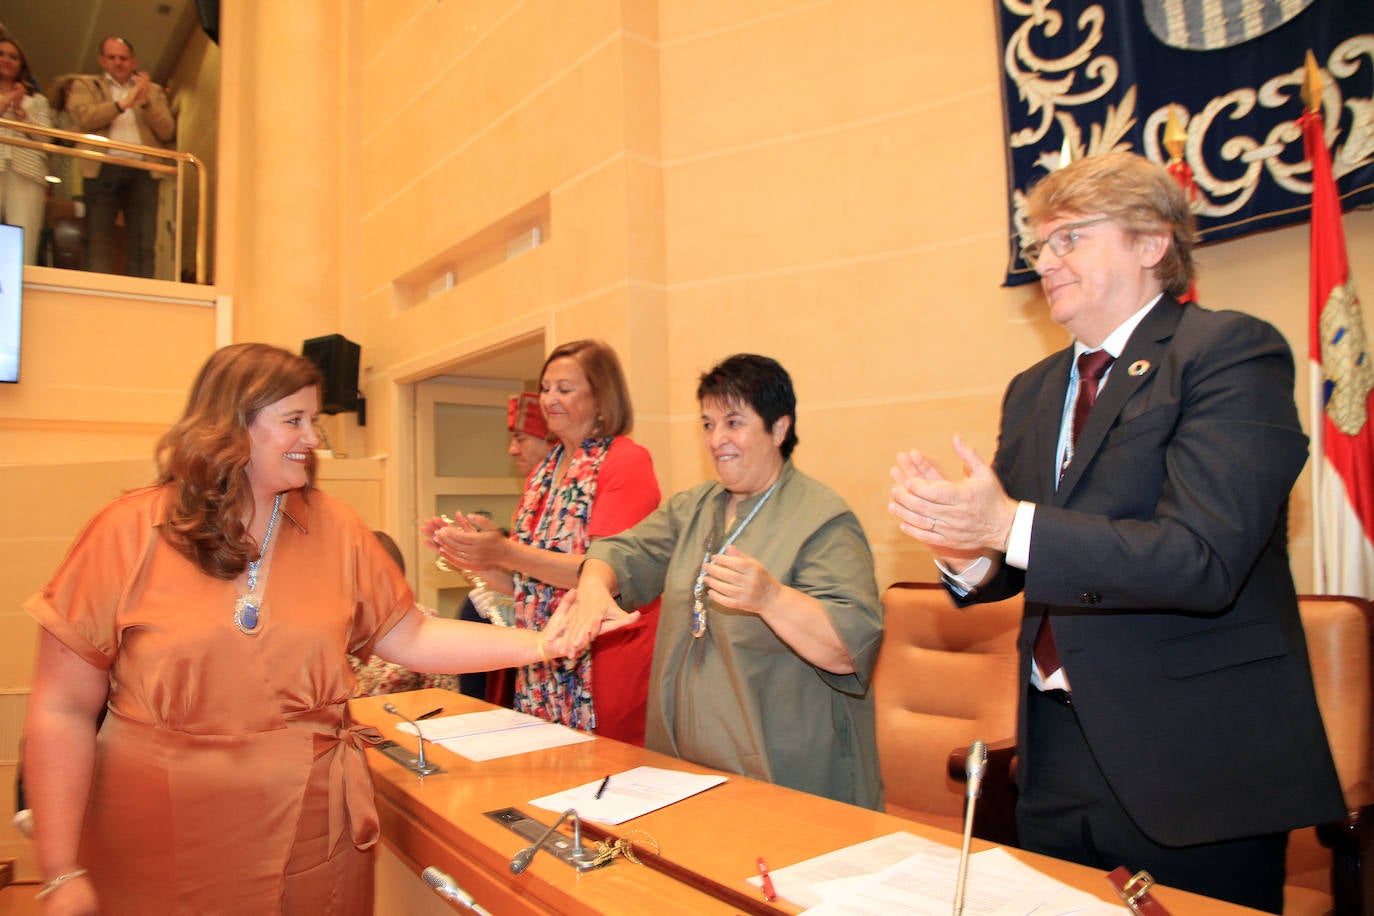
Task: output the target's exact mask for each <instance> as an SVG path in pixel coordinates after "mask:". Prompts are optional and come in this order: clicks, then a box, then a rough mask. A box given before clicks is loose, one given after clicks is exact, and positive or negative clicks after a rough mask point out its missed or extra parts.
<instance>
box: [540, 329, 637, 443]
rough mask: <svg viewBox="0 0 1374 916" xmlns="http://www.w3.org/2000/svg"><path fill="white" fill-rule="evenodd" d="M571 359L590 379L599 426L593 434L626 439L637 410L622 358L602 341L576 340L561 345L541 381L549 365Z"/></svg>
mask: <svg viewBox="0 0 1374 916" xmlns="http://www.w3.org/2000/svg"><path fill="white" fill-rule="evenodd" d="M565 356H567V357H570V358H571V359H572V360H573V361H574V362H576V363H577V365H578V366H579V367H581V369H582V373H583V374H584V375H586V376H587V384H588V385H590V386H591V389H592V397H593V398H595V399H596V414H597V417H596V427H595V428H594V429H593V430H592V435H594V436H597V437H606V436H623V435H626V434H628V433H629V432H630V430H631V429H633V428H634V425H635V409H634V406H633V405H632V404H631V403H630V386H629V385H627V384H625V373H624V371H622V370H621V368H620V359H619V357H617V356H616V355H615V351H614V350H612V349H611V345H610V344H608V343H606V342H605V341H601V340H574V341H570V342H568V343H565V344H562V345H560V346H559V347H558V348H557V349H555V350H554V351H553V352H552V353H550V354H549V358H548V359H546V360H544V367H543V368H542V369H540V370H539V377H540V378H541V379H542V378H543V377H544V373H545V372H547V371H548V368H549V363H551V362H553V361H554V360H556V359H562V358H563V357H565Z"/></svg>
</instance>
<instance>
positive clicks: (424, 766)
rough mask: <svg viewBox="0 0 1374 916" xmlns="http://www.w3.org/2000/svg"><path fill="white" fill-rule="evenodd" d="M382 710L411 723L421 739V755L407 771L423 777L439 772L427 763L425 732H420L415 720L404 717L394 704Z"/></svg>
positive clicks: (408, 766) (409, 764) (408, 765)
mask: <svg viewBox="0 0 1374 916" xmlns="http://www.w3.org/2000/svg"><path fill="white" fill-rule="evenodd" d="M382 709H385V710H386V711H387V712H389V713H391V714H392V715H393V716H395V717H396V718H398V719H404V720H405V721H407V722H409V723H410V725H411V727H412V728H414V729H415V736H416V737H417V738H419V739H420V753H419V755H418V756H417V757H416V758H415V760H414V761H412V762H411V763H408V764H406V767H407V769H410V770H413V771H414V772H416V773H418V774H420V775H421V776H429V775H430V774H432V773H437V772H439V768H438V767H437V766H435V765H434V764H432V763H427V762H426V761H425V735H424V732H422V731H420V725H419V723H418V722H416V721H415V720H414V719H411V718H410V717H408V716H406V715H404V714H403V713H402V712H401V711H400V710H399V709H397V708H396V706H395V704H394V703H387V704H385V705H384V706H382Z"/></svg>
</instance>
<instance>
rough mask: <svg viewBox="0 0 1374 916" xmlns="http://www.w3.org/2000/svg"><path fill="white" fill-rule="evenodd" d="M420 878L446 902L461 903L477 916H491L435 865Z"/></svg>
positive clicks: (421, 874)
mask: <svg viewBox="0 0 1374 916" xmlns="http://www.w3.org/2000/svg"><path fill="white" fill-rule="evenodd" d="M420 878H421V879H422V880H423V881H424V882H425V883H426V884H428V885H429V886H430V887H432V888H433V889H434V893H436V894H438V895H439V896H440V897H443V898H444V899H445V900H451V901H453V902H454V903H461V904H462V905H463V906H465V907H467V908H468V909H470V910H472V911H473V912H474V913H476V914H477V916H491V912H490V911H489V910H487V909H486V908H485V907H483V906H481V905H480V904H479V903H478V902H477V901H476V900H475V899H473V896H472V895H471V894H469V893H468V892H467V891H465V890H463V888H461V887H459V886H458V882H456V881H454V880H453V879H452V878H450V877H449V876H448V875H446V874H444V873H443V872H441V871H439V869H437V868H435V867H434V866H433V865H431V866H429V868H426V869H425V870H424V871H422V872H420Z"/></svg>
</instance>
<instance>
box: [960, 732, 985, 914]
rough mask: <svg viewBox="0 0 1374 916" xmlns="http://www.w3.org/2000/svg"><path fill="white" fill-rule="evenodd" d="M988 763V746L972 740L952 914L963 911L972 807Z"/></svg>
mask: <svg viewBox="0 0 1374 916" xmlns="http://www.w3.org/2000/svg"><path fill="white" fill-rule="evenodd" d="M987 765H988V746H987V745H986V744H984V743H983V742H982V741H974V742H973V743H972V744H970V745H969V746H968V759H967V760H966V761H965V762H964V776H965V779H966V781H967V784H968V791H967V794H968V803H967V804H966V805H965V806H964V844H963V846H962V848H960V850H959V877H958V878H956V879H955V883H954V916H962V914H963V912H964V885H965V884H966V883H967V882H968V848H969V843H970V842H971V841H972V839H973V809H974V806H975V805H976V804H977V803H978V796H980V795H982V794H983V771H984V770H985V769H986V768H987Z"/></svg>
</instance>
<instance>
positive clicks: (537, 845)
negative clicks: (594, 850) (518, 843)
mask: <svg viewBox="0 0 1374 916" xmlns="http://www.w3.org/2000/svg"><path fill="white" fill-rule="evenodd" d="M568 818H572V822H573V852H572V854H571V856H570V858H572V859H573V860H574V861H573V863H572V864H573V865H574V867H577V866H578V865H579V863H581V862H582V861H583V860H585V859H586V858H587V852H586V850H585V849H583V848H582V821H581V819H580V818H578V816H577V809H576V808H569V809H568V810H567V811H564V812H563V813H562V814H560V815H558V820H556V821H554V822H553V823H552V824H550V825H549V829H548V830H545V831H544V835H543V836H541V837H540V838H539V839H537V840H535V841H534V843H533V844H532V845H530V846H526V847H525V848H524V849H522V850H520V851H519V852H517V853H516V854H515V855H514V856H512V857H511V860H510V871H511V874H513V875H518V874H520V873H521V872H522V871H524V870H525V869H527V868H529V867H530V860H531V859H533V858H534V854H535V853H537V852H538V851H539V850H540V849H542V848H543V846H544V841H545V840H547V839H548V838H549V837H551V836H553V832H554V831H555V830H557V829H558V828H559V826H560V825H561V824H562V823H563V822H564V821H566V820H567V819H568Z"/></svg>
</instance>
